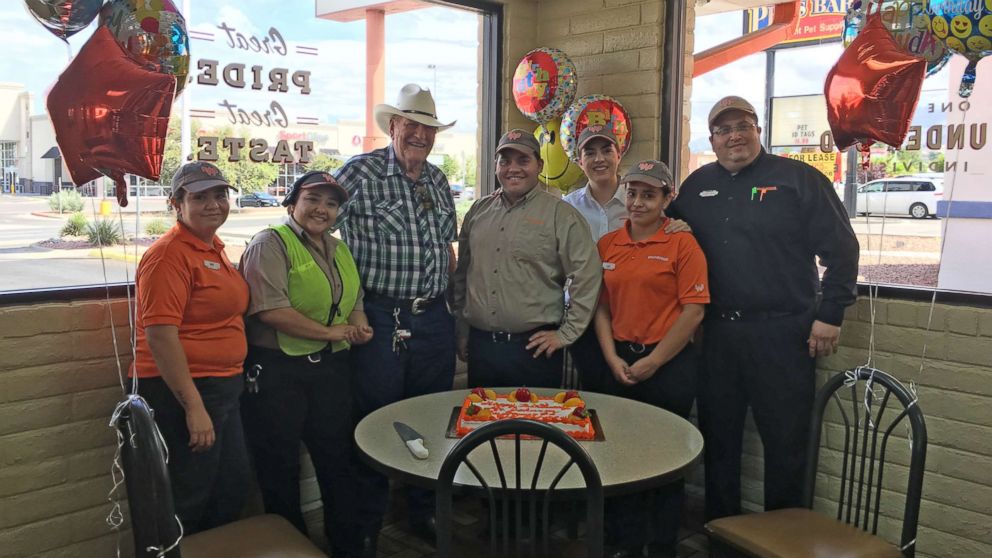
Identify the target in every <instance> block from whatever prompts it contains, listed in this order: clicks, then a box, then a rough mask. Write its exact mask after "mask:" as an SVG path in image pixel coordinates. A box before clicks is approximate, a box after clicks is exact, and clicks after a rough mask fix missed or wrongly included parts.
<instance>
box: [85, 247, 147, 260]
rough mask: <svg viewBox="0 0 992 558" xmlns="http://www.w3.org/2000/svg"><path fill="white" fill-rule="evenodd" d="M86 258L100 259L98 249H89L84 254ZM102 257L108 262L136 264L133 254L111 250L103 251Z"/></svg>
mask: <svg viewBox="0 0 992 558" xmlns="http://www.w3.org/2000/svg"><path fill="white" fill-rule="evenodd" d="M86 256H87V257H90V258H99V257H100V249H99V248H91V249H90V251H89V252H87V253H86ZM103 257H104V258H105V259H109V260H118V261H122V262H128V263H138V258H137V257H135V256H134V255H133V254H127V253H122V252H119V251H117V250H113V249H109V250H108V249H104V251H103Z"/></svg>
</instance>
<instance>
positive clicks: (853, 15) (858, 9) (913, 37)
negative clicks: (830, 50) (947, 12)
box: [844, 0, 951, 77]
mask: <svg viewBox="0 0 992 558" xmlns="http://www.w3.org/2000/svg"><path fill="white" fill-rule="evenodd" d="M869 17H879V18H881V20H882V24H883V25H885V28H886V29H888V30H889V32H890V33H892V37H893V38H894V39H895V40H896V42H897V43H899V46H900V47H902V50H903V51H904V52H906V53H907V54H912V55H913V56H920V57H923V58H925V59H926V61H927V77H929V76H932V75H934V74H936V73H937V72H939V71H940V69H941V68H943V67H944V65H945V64H947V61H948V60H950V58H951V51H950V50H948V49H947V46H945V45H944V43H943V42H941V41H939V40H938V39H937V37H936V36H934V34H933V32H932V31H931V30H930V16H929V15H928V14H927V13H926V1H925V0H863V1H862V0H854V2H851V5H850V7H848V10H847V16H846V17H845V18H844V46H848V45H850V44H851V41H853V40H854V38H855V37H857V35H858V33H859V32H860V31H861V29H862V28H863V27H864V25H865V21H866V20H867V19H868V18H869Z"/></svg>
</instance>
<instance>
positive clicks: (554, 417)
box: [455, 388, 596, 440]
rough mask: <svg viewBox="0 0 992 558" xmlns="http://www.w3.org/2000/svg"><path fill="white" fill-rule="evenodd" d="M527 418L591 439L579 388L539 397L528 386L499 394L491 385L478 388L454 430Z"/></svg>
mask: <svg viewBox="0 0 992 558" xmlns="http://www.w3.org/2000/svg"><path fill="white" fill-rule="evenodd" d="M504 419H528V420H536V421H538V422H544V423H547V424H550V425H552V426H555V427H557V428H560V429H561V430H563V431H564V432H565V433H566V434H568V435H569V436H571V437H572V438H575V439H576V440H592V439H593V438H595V436H596V432H595V430H594V429H593V426H592V420H591V419H590V415H589V411H588V410H586V404H585V401H583V400H582V397H581V396H580V395H579V393H578V392H577V391H562V392H559V393H558V394H556V395H555V396H554V397H539V396H538V395H537V394H535V393H531V391H530V390H529V389H527V388H520V389H516V390H513V391H510V392H509V393H507V394H497V393H496V391H494V390H491V389H483V388H475V389H473V390H472V392H471V393H469V394H468V396H466V397H465V401H464V402H462V408H461V411H460V412H459V413H458V420H457V422H456V423H455V432H456V433H457V434H458V436H464V435H466V434H468V433H469V432H471V431H473V430H475V429H476V428H479V427H481V426H483V425H486V424H489V423H491V422H493V421H495V420H504Z"/></svg>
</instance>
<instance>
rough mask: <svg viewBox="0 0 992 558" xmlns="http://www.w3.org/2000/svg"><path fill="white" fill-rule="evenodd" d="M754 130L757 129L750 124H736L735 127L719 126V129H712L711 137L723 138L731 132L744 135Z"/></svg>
mask: <svg viewBox="0 0 992 558" xmlns="http://www.w3.org/2000/svg"><path fill="white" fill-rule="evenodd" d="M755 128H757V126H755V125H754V124H751V123H750V122H745V123H743V124H738V125H736V126H720V127H719V128H714V129H713V135H714V136H720V137H723V136H726V135H728V134H730V133H732V132H736V133H738V134H746V133H747V132H750V131H751V130H753V129H755Z"/></svg>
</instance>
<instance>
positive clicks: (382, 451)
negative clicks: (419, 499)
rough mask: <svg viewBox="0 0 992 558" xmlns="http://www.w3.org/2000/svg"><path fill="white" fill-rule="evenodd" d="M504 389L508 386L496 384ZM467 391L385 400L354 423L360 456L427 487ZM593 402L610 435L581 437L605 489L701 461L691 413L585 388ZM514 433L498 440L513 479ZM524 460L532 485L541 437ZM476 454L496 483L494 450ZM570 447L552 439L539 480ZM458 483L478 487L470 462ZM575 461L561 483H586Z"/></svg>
mask: <svg viewBox="0 0 992 558" xmlns="http://www.w3.org/2000/svg"><path fill="white" fill-rule="evenodd" d="M497 391H498V392H500V393H503V392H507V393H508V392H509V391H511V390H510V389H509V388H503V389H499V390H497ZM531 391H533V392H535V393H537V394H538V395H542V396H550V395H554V394H555V393H557V392H558V391H559V390H549V389H534V390H531ZM468 393H469V390H455V391H447V392H442V393H434V394H430V395H423V396H420V397H414V398H411V399H405V400H403V401H398V402H396V403H393V404H391V405H387V406H385V407H383V408H381V409H379V410H377V411H375V412H373V413H371V414H370V415H368V416H367V417H365V418H364V419H363V420H362V421H361V422H360V423H359V424H358V427H357V428H356V429H355V443H356V445H357V448H358V451H359V455H361V456H362V458H363V459H364V460H365V461H366V462H367V463H369V464H370V465H371V466H372V467H374V468H375V469H377V470H379V471H380V472H383V473H385V474H386V475H389V476H392V477H395V478H397V479H400V480H403V481H405V482H409V483H412V484H416V485H419V486H424V487H428V488H430V487H433V486H434V484H435V483H436V482H437V477H438V472H439V471H440V469H441V463H442V462H443V461H444V457H445V456H446V455H447V454H448V451H449V450H450V449H451V447H452V446H453V445H454V444H455V443H457V442H458V440H457V439H454V438H447V437H446V436H445V432H446V430H447V427H448V423H449V419H450V417H451V412H452V408H454V407H456V406H461V404H462V401H464V399H465V396H466V395H468ZM581 395H582V398H583V399H584V400H585V402H586V406H587V407H588V408H589V409H592V410H595V412H596V413H597V414H598V415H599V423H600V425H601V426H602V429H603V433H604V436H605V440H603V441H588V442H586V441H580V442H579V444H580V445H581V446H582V447H583V449H585V450H586V451H587V452H588V453H589V455H590V457H592V460H593V463H595V464H596V467H597V468H598V469H599V474H600V477H601V479H602V482H603V489H604V492H605V494H606V495H617V494H624V493H629V492H636V491H640V490H644V489H648V488H653V487H657V486H661V485H664V484H667V483H669V482H672V481H673V480H676V479H679V478H682V477H684V476H685V474H686V472H687V471H688V470H689V469H691V468H692V466H693V465H694V464H695V463H696V462H697V461H698V460H699V458H700V456H701V455H702V450H703V436H702V434H700V432H699V430H698V429H696V427H695V426H693V425H692V424H691V423H689V422H688V421H686V420H685V419H683V418H681V417H679V416H677V415H675V414H673V413H670V412H668V411H665V410H663V409H659V408H658V407H654V406H651V405H647V404H645V403H639V402H637V401H632V400H630V399H623V398H620V397H613V396H610V395H603V394H600V393H592V392H581ZM394 421H400V422H403V423H406V424H407V425H409V426H410V427H412V428H413V429H414V430H416V431H417V432H418V433H420V434H421V435H422V436H423V437H424V445H425V446H426V447H427V449H428V450H429V452H430V456H429V457H428V458H427V459H423V460H421V459H417V458H415V457H414V456H413V455H412V454H411V453H410V451H409V450H408V449H407V447H406V445H405V444H404V443H403V441H402V440H400V437H399V435H398V434H397V433H396V430H395V429H394V428H393V422H394ZM512 443H513V441H512V440H499V441H498V442H497V444H499V446H500V451H501V453H502V454H503V455H504V457H503V466H504V468H505V470H506V473H507V475H508V478H511V479H512V478H513V476H514V465H513V463H512V461H513V460H512V453H510V452H511V451H512V449H511V448H512ZM522 444H523V445H524V452H523V453H524V455H525V459H524V460H523V462H522V464H521V473H522V475H523V478H524V479H525V480H524V483H525V484H528V485H529V479H530V478H531V475H532V471H533V461H534V460H533V459H526V457H527V456H528V455H532V456H533V457H535V458H536V455H537V453H538V450H539V449H540V445H541V443H540V442H539V441H534V440H524V441H523V442H522ZM470 459H471V460H472V462H473V463H474V464H475V465H476V466H477V467H478V468H479V470H480V472H481V473H482V474H483V476H484V477H485V478H486V480H487V482H489V483H490V484H492V483H494V482H495V483H496V484H498V482H497V481H496V479H498V476H497V473H496V468H495V466H494V465H493V458H492V451H491V449H490V447H489V445H488V444H485V445H483V446H481V447H479V448H476V449H475V450H474V451H473V452H472V453H471V454H470ZM566 461H567V460H566V457H565V453H564V452H562V451H560V450H557V448H553V447H552V446H549V449H548V456H547V457H546V458H545V465H544V467H543V468H542V471H546V472H542V475H541V477H540V478H539V481H538V486H539V487H546V486H547V484H548V483H549V482H550V479H551V478H552V477H553V476H554V474H555V473H557V471H558V470H559V469H560V468H561V466H562V465H563V464H564V463H566ZM455 482H456V484H460V485H467V486H479V482H478V480H476V479H475V477H474V476H473V475H472V473H471V472H470V471H469V470H468V468H467V467H464V466H463V467H461V468H460V469H459V471H458V473H457V475H456V476H455ZM584 487H585V483H584V482H583V480H582V477H581V475H580V474H579V472H578V470H577V468H576V467H572V468H571V469H570V470H569V472H568V473H567V474H566V475H565V477H564V478H562V480H561V481H560V483H559V487H558V489H559V490H562V491H565V492H568V491H579V490H582V489H584Z"/></svg>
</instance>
